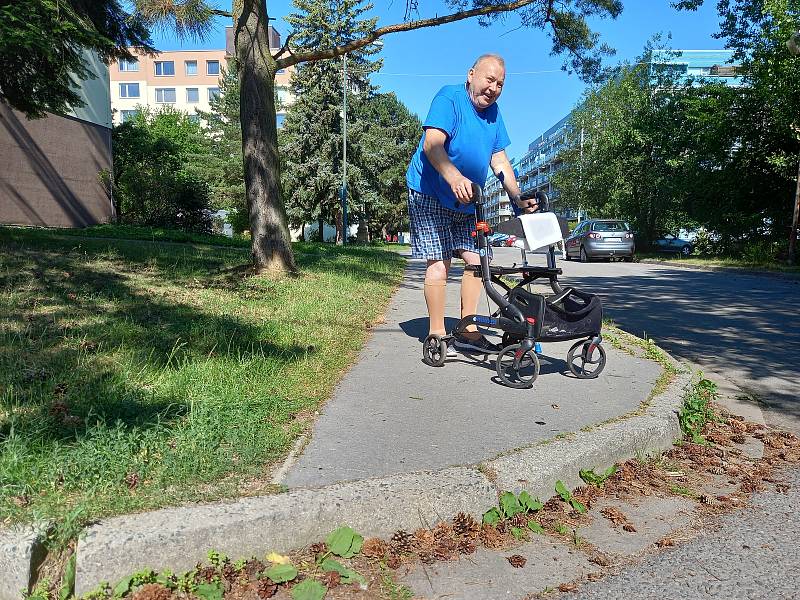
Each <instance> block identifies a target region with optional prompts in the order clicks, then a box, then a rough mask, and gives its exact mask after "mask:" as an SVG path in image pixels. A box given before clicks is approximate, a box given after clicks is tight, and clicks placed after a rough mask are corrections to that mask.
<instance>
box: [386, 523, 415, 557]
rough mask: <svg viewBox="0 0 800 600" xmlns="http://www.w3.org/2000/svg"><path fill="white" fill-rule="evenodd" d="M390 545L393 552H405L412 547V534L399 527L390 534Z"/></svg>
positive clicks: (409, 550)
mask: <svg viewBox="0 0 800 600" xmlns="http://www.w3.org/2000/svg"><path fill="white" fill-rule="evenodd" d="M391 546H392V551H393V552H395V553H397V554H407V553H408V552H411V551H412V550H413V549H414V536H412V535H411V534H410V533H408V532H407V531H404V530H402V529H401V530H399V531H397V532H395V534H394V535H393V536H392V541H391Z"/></svg>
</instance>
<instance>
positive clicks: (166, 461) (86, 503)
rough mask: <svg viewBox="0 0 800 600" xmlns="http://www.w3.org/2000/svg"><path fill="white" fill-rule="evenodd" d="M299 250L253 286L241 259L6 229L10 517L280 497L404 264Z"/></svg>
mask: <svg viewBox="0 0 800 600" xmlns="http://www.w3.org/2000/svg"><path fill="white" fill-rule="evenodd" d="M73 233H74V232H73ZM89 233H91V232H87V231H84V232H83V235H84V236H85V235H87V234H89ZM109 237H111V236H110V234H109ZM123 237H124V236H123ZM204 241H207V242H213V241H214V238H209V239H208V240H204ZM295 252H296V257H297V261H298V263H299V265H300V268H301V275H300V276H298V277H288V276H281V277H277V278H270V277H267V276H259V277H247V276H245V275H244V273H245V272H246V268H245V267H244V266H245V265H246V264H247V262H248V260H249V250H248V248H247V247H236V246H215V245H210V244H202V245H190V244H175V243H160V242H152V241H150V242H147V241H122V240H118V239H87V238H86V237H81V238H78V237H74V236H72V235H70V234H65V233H64V232H60V231H52V230H35V229H15V228H0V521H4V522H5V523H6V524H8V523H12V522H17V521H30V520H34V519H38V518H51V519H59V520H60V521H63V522H64V523H66V525H67V526H69V524H74V525H75V528H77V527H80V525H81V524H82V523H84V522H85V521H86V520H87V519H91V518H95V517H99V516H103V515H109V514H115V513H123V512H131V511H137V510H143V509H149V508H156V507H161V506H165V505H173V504H178V503H181V502H186V501H199V500H211V499H216V498H222V497H232V496H237V495H252V494H258V493H268V492H270V491H273V490H272V488H271V486H270V484H269V474H270V471H271V467H272V466H273V465H274V464H275V462H276V461H279V460H280V459H281V458H282V457H283V456H285V454H286V453H287V451H288V449H289V448H290V446H291V444H292V442H293V440H294V439H295V438H296V437H297V435H298V433H299V432H301V431H302V430H304V429H305V428H307V427H308V425H309V424H310V422H311V420H312V418H313V413H314V410H315V409H316V408H317V407H318V406H319V405H320V403H321V402H322V401H324V400H325V399H327V398H328V397H329V396H330V393H331V391H332V389H333V387H334V385H335V384H336V383H337V381H338V380H339V379H340V377H341V376H342V374H343V373H344V371H345V370H346V369H347V368H348V367H349V366H350V364H351V363H352V362H353V361H354V359H355V358H356V356H357V352H358V351H359V349H360V348H361V346H362V345H363V342H364V340H365V339H366V337H367V335H368V329H369V327H370V325H371V324H372V323H373V322H375V321H376V320H378V319H380V318H381V316H382V313H383V309H384V308H385V306H386V304H387V302H388V300H389V298H390V296H391V293H392V291H393V290H394V288H395V287H396V285H397V284H398V283H399V281H400V279H401V277H402V270H403V267H404V264H405V261H404V260H403V259H402V258H401V257H400V256H398V255H397V254H396V253H395V252H390V251H384V250H380V249H371V248H350V247H348V248H346V249H343V248H341V247H336V246H332V245H315V244H297V245H295ZM71 533H73V534H74V532H71ZM65 534H69V532H65Z"/></svg>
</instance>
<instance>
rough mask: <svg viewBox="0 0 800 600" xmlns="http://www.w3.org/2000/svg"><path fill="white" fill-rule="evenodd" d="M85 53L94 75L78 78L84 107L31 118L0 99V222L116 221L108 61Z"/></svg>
mask: <svg viewBox="0 0 800 600" xmlns="http://www.w3.org/2000/svg"><path fill="white" fill-rule="evenodd" d="M84 58H85V60H86V65H87V68H88V70H89V71H90V72H91V73H92V74H93V75H94V76H95V77H94V78H89V79H85V80H78V81H76V83H77V87H76V91H77V92H78V94H79V95H80V97H81V100H82V101H83V102H84V105H83V106H81V107H73V108H72V109H70V110H69V111H68V112H67V113H66V114H64V115H55V114H48V115H47V116H45V117H44V118H41V119H33V120H28V119H27V118H25V115H23V114H22V113H20V112H17V111H15V110H13V109H11V108H10V107H9V106H7V105H6V104H2V103H0V223H7V224H13V225H37V226H45V227H86V226H87V225H94V224H96V223H106V222H108V221H110V220H112V219H113V217H114V205H113V203H112V198H111V193H110V189H109V188H108V186H107V185H106V183H107V181H108V174H109V173H110V172H111V104H110V102H109V75H108V66H107V65H106V64H105V63H104V62H103V61H102V60H101V59H100V57H99V56H97V55H96V54H95V53H94V52H90V51H88V50H87V51H85V52H84Z"/></svg>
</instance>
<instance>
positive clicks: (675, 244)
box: [652, 233, 694, 256]
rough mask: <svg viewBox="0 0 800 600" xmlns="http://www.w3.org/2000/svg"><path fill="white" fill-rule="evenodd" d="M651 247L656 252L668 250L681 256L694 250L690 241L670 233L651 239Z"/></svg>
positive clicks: (687, 254)
mask: <svg viewBox="0 0 800 600" xmlns="http://www.w3.org/2000/svg"><path fill="white" fill-rule="evenodd" d="M652 248H653V250H654V251H656V252H669V253H671V254H680V255H681V256H689V255H690V254H691V253H692V250H694V246H692V242H690V241H689V240H683V239H681V238H679V237H678V236H675V235H672V234H671V233H667V234H664V235H662V236H661V237H660V238H658V239H657V240H653V244H652Z"/></svg>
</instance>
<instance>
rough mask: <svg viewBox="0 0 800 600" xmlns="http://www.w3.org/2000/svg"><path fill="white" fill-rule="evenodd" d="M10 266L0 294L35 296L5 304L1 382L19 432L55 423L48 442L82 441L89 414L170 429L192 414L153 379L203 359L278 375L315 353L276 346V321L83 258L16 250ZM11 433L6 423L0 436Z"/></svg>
mask: <svg viewBox="0 0 800 600" xmlns="http://www.w3.org/2000/svg"><path fill="white" fill-rule="evenodd" d="M4 262H6V268H5V269H4V270H3V271H2V272H0V290H7V291H11V290H14V293H16V294H21V295H23V296H24V297H25V298H27V301H26V302H16V303H15V305H12V306H10V307H7V308H0V318H1V319H2V321H3V322H4V323H6V324H7V325H8V329H7V330H6V331H4V332H0V367H1V368H2V371H3V373H4V374H2V375H0V383H2V384H3V387H5V388H7V389H13V390H16V392H15V396H14V403H16V404H17V407H18V408H20V409H21V410H17V411H16V413H17V414H16V416H15V427H16V430H17V432H18V433H23V432H24V431H25V430H29V431H34V430H35V431H37V432H40V433H42V426H43V424H49V426H48V427H45V429H46V430H47V432H46V437H48V438H49V439H53V440H55V439H74V438H77V437H80V436H81V435H82V434H83V433H85V428H83V427H81V426H80V424H81V423H86V422H87V421H88V420H90V419H91V418H96V419H101V420H103V421H105V422H107V423H116V422H121V423H123V424H124V425H125V426H126V427H128V426H129V427H137V428H147V427H151V426H155V425H156V424H165V423H169V422H172V421H174V420H175V419H178V418H180V417H182V416H183V415H185V414H186V412H187V410H188V404H187V400H186V398H178V397H164V394H165V392H163V391H161V392H160V393H159V394H158V395H157V394H156V393H155V392H153V391H152V390H151V389H150V388H151V386H149V385H147V384H146V383H144V379H146V378H147V377H157V376H158V374H159V373H162V372H164V371H170V370H172V371H175V370H177V369H179V368H181V367H182V366H183V365H185V364H187V363H192V362H199V361H202V360H209V361H215V360H219V361H220V363H222V362H224V361H229V362H235V363H241V362H245V361H248V360H251V359H263V360H265V361H267V362H268V363H269V365H270V367H271V368H274V369H277V370H280V369H281V368H283V367H285V366H286V365H288V364H290V363H292V362H295V361H297V360H300V359H304V358H306V357H307V356H308V355H309V354H313V353H314V351H315V350H314V349H313V348H311V347H308V346H306V345H302V344H279V343H275V342H274V341H273V340H272V339H270V323H260V324H258V325H255V324H252V323H247V322H244V321H242V320H240V319H237V318H236V317H235V316H231V315H220V314H212V313H210V312H208V311H204V310H202V309H200V308H198V307H196V306H193V305H191V304H187V303H181V302H178V301H174V300H172V299H171V298H169V297H159V296H158V295H157V294H156V293H155V291H154V290H149V289H147V286H146V285H142V284H141V283H140V284H139V285H138V286H137V284H136V282H135V281H134V280H133V279H132V277H131V276H129V275H128V274H123V273H114V272H111V271H109V270H107V269H106V268H99V267H97V266H96V265H95V264H93V263H91V262H89V261H87V260H86V258H85V256H83V255H81V254H78V253H67V254H60V255H56V254H49V253H34V252H23V253H14V252H13V251H11V252H8V253H7V254H6V257H5V259H4ZM120 357H123V358H122V359H121V360H122V362H121V363H120V362H118V360H120ZM136 369H140V370H141V371H142V372H146V373H147V377H145V378H144V379H143V378H142V377H140V376H139V375H138V374H137V373H135V372H134V371H135V370H136ZM65 417H73V418H71V419H65ZM9 428H10V423H9V422H5V423H1V422H0V440H1V439H3V438H4V437H5V436H6V435H7V434H8V430H9Z"/></svg>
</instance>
